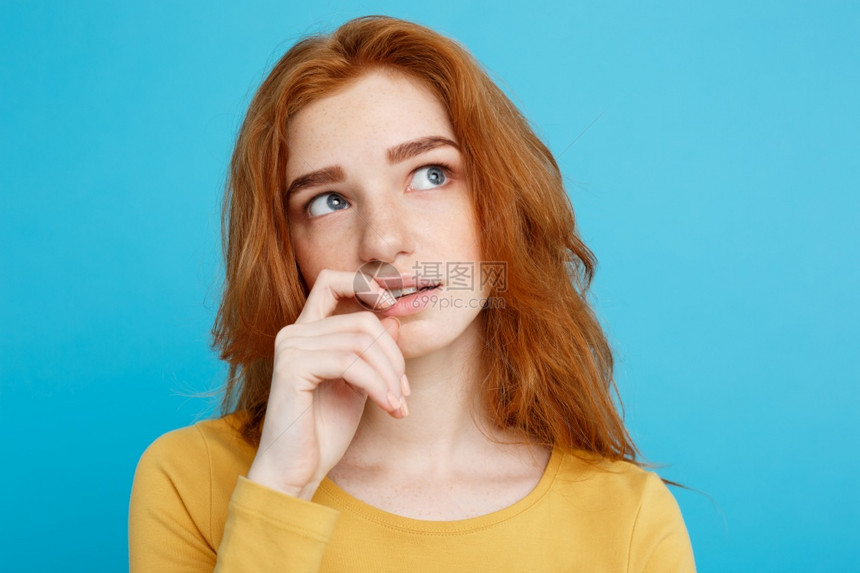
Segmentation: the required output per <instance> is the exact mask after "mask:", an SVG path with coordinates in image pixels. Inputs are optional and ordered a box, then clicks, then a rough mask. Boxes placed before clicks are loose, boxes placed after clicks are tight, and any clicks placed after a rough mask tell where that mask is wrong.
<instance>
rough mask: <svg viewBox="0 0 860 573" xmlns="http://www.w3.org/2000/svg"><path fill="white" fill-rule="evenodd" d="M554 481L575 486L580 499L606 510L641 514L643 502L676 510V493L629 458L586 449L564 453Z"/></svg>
mask: <svg viewBox="0 0 860 573" xmlns="http://www.w3.org/2000/svg"><path fill="white" fill-rule="evenodd" d="M555 484H556V486H557V487H558V488H561V489H572V488H575V489H576V494H577V498H578V499H579V500H581V502H582V503H588V504H592V505H593V506H595V508H598V507H600V508H601V509H604V507H603V506H604V505H606V506H611V507H612V508H614V511H618V512H626V513H628V514H631V513H632V514H634V515H635V514H638V513H639V511H640V508H641V507H642V506H643V505H646V506H649V507H653V508H657V507H664V508H665V509H667V510H669V511H673V512H674V511H677V503H676V501H675V498H674V496H673V495H672V493H671V492H670V491H669V489H668V488H667V487H666V485H665V483H664V482H663V480H662V479H661V478H660V476H659V475H657V473H655V472H654V471H651V470H648V469H646V468H644V467H641V466H639V465H637V464H636V463H633V462H630V461H626V460H609V459H606V458H603V457H601V456H598V455H596V454H593V453H590V452H585V451H573V452H565V453H563V454H562V459H561V462H560V464H559V469H558V473H557V475H556V480H555Z"/></svg>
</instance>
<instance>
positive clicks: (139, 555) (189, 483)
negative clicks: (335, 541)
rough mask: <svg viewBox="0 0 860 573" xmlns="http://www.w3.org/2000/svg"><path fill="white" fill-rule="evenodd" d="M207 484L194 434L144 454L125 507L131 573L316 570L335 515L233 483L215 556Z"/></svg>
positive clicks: (165, 439) (203, 454)
mask: <svg viewBox="0 0 860 573" xmlns="http://www.w3.org/2000/svg"><path fill="white" fill-rule="evenodd" d="M212 479H213V476H212V469H211V465H210V460H209V452H208V449H207V445H206V443H205V438H204V437H203V436H202V434H201V433H200V432H198V431H197V429H196V428H193V427H192V428H183V429H181V430H176V431H174V432H169V433H167V434H165V435H164V436H162V437H160V438H159V439H157V440H156V441H155V442H153V443H152V445H150V446H149V447H148V448H147V449H146V451H145V452H144V453H143V455H142V456H141V458H140V461H139V462H138V465H137V470H136V471H135V476H134V483H133V485H132V491H131V500H130V503H129V523H128V527H129V570H130V572H131V573H143V572H150V571H164V572H167V573H172V572H183V573H186V572H187V573H199V572H203V571H206V572H211V571H213V570H214V571H219V572H221V573H234V572H236V571H255V572H260V573H265V572H267V571H291V572H292V571H297V572H304V571H318V570H319V566H320V562H321V560H322V555H323V552H324V550H325V547H326V545H327V543H328V539H329V537H330V536H331V532H332V530H333V529H334V524H335V521H336V520H337V516H338V512H337V511H336V510H334V509H331V508H328V507H325V506H323V505H320V504H317V503H313V502H309V501H305V500H302V499H298V498H294V497H291V496H288V495H286V494H283V493H281V492H278V491H275V490H272V489H270V488H267V487H265V486H263V485H260V484H257V483H255V482H252V481H250V480H248V479H247V478H245V477H244V476H238V481H237V483H236V486H235V489H234V490H233V494H232V497H231V498H230V501H229V505H228V508H227V521H226V523H225V524H224V525H223V536H222V538H221V543H220V545H219V546H218V547H217V548H216V547H214V546H213V539H215V538H216V537H214V536H213V531H212V529H213V527H218V524H215V523H213V522H212V503H213V499H212V497H213V488H212ZM222 503H223V502H222Z"/></svg>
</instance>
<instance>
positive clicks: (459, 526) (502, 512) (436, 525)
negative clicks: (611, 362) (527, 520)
mask: <svg viewBox="0 0 860 573" xmlns="http://www.w3.org/2000/svg"><path fill="white" fill-rule="evenodd" d="M563 457H564V452H562V450H560V449H559V448H557V447H555V448H553V449H552V453H551V454H550V457H549V460H548V461H547V464H546V468H545V469H544V472H543V475H542V476H541V478H540V480H538V483H537V485H536V486H535V487H534V488H533V489H532V490H531V491H530V492H529V493H528V494H526V496H525V497H523V498H521V499H520V500H518V501H516V502H514V503H513V504H511V505H509V506H508V507H504V508H502V509H498V510H496V511H493V512H491V513H487V514H484V515H478V516H475V517H468V518H466V519H458V520H454V521H435V520H424V519H415V518H411V517H405V516H402V515H397V514H395V513H390V512H388V511H385V510H382V509H379V508H378V507H375V506H372V505H370V504H369V503H366V502H364V501H361V500H360V499H358V498H356V497H354V496H353V495H352V494H350V493H348V492H347V491H346V490H344V489H343V488H341V487H340V486H339V485H337V484H336V483H335V482H334V481H332V480H331V479H329V478H328V476H326V477H325V478H323V481H322V482H321V483H320V485H319V488H318V489H317V493H318V494H322V497H323V498H324V500H325V505H328V506H329V507H332V508H333V509H337V510H340V511H346V512H349V513H352V514H355V515H357V516H359V517H361V518H363V519H365V520H368V521H372V522H374V523H378V524H380V525H384V526H387V527H391V528H394V529H399V530H402V531H409V532H413V533H423V534H440V535H444V534H452V533H467V532H471V531H475V530H477V529H483V528H486V527H490V526H492V525H495V524H497V523H501V522H503V521H506V520H508V519H511V518H512V517H514V516H516V515H519V514H520V513H522V512H524V511H526V510H527V509H529V508H530V507H532V506H533V505H535V504H536V503H537V502H538V501H540V500H541V499H542V498H543V497H544V495H546V493H547V492H548V491H549V490H550V488H551V487H552V484H553V482H554V481H555V478H556V476H557V475H558V470H559V468H560V467H561V462H562V458H563ZM315 501H316V500H315ZM318 501H323V500H318Z"/></svg>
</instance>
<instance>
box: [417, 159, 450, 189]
mask: <svg viewBox="0 0 860 573" xmlns="http://www.w3.org/2000/svg"><path fill="white" fill-rule="evenodd" d="M447 180H448V176H447V175H446V174H445V168H444V167H441V166H439V165H429V166H427V167H422V168H421V169H419V170H418V171H416V172H415V174H414V175H413V176H412V181H411V182H410V184H409V187H411V188H412V189H418V190H423V189H432V188H434V187H439V186H440V185H443V184H444V183H445V181H447Z"/></svg>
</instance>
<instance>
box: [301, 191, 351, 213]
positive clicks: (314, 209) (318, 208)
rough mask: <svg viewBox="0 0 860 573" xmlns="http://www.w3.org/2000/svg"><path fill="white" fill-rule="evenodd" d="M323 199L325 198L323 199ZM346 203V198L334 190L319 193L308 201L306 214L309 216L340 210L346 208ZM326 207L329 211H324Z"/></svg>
mask: <svg viewBox="0 0 860 573" xmlns="http://www.w3.org/2000/svg"><path fill="white" fill-rule="evenodd" d="M323 199H325V200H324V201H323ZM347 205H348V203H347V202H346V199H344V198H343V197H341V196H340V195H338V194H337V193H334V192H327V193H320V194H319V195H317V196H316V197H314V198H313V199H311V200H310V201H308V204H307V206H306V207H305V209H307V212H308V215H310V216H311V217H319V216H320V215H326V214H328V213H330V212H332V211H341V210H343V209H346V207H347ZM326 209H330V210H331V211H326Z"/></svg>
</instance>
